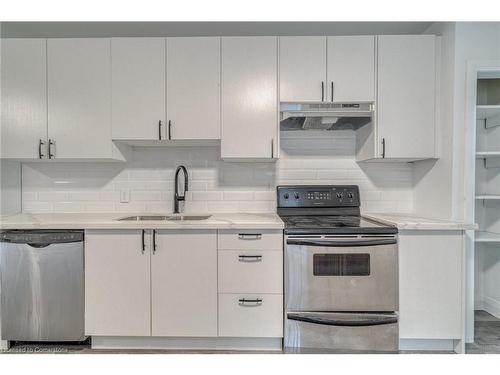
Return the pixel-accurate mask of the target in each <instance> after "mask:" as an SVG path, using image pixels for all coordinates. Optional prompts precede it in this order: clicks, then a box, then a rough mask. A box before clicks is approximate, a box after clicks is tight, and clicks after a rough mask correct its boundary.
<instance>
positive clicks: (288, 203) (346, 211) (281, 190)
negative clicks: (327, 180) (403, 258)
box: [277, 185, 398, 234]
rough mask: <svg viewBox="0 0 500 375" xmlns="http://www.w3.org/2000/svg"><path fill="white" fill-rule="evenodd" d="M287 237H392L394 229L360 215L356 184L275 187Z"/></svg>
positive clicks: (395, 229) (395, 231)
mask: <svg viewBox="0 0 500 375" xmlns="http://www.w3.org/2000/svg"><path fill="white" fill-rule="evenodd" d="M277 202H278V215H280V217H281V219H282V220H283V222H284V223H285V233H286V234H395V233H397V232H398V230H397V228H396V227H393V226H389V225H385V224H383V223H379V222H377V221H374V220H371V219H367V218H364V217H362V216H361V215H360V206H361V203H360V196H359V188H358V187H357V186H356V185H315V186H307V185H306V186H304V185H302V186H278V188H277Z"/></svg>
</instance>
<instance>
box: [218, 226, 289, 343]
mask: <svg viewBox="0 0 500 375" xmlns="http://www.w3.org/2000/svg"><path fill="white" fill-rule="evenodd" d="M218 249H219V251H218V264H219V270H218V274H219V282H218V288H219V336H221V337H283V232H282V231H281V230H232V229H231V230H219V233H218Z"/></svg>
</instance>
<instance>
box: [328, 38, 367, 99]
mask: <svg viewBox="0 0 500 375" xmlns="http://www.w3.org/2000/svg"><path fill="white" fill-rule="evenodd" d="M327 78H328V85H327V93H328V95H327V99H326V100H327V101H332V102H333V101H335V102H349V101H374V100H375V37H374V36H329V37H328V70H327Z"/></svg>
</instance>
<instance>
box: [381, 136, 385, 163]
mask: <svg viewBox="0 0 500 375" xmlns="http://www.w3.org/2000/svg"><path fill="white" fill-rule="evenodd" d="M384 158H385V138H382V159H384Z"/></svg>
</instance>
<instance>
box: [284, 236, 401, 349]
mask: <svg viewBox="0 0 500 375" xmlns="http://www.w3.org/2000/svg"><path fill="white" fill-rule="evenodd" d="M285 242H286V246H285V305H286V311H285V314H286V316H285V318H286V319H285V347H295V348H297V347H299V348H323V349H338V350H342V349H348V350H369V351H395V350H397V349H398V314H397V311H398V247H397V236H396V235H390V234H389V235H363V234H359V235H288V236H286V239H285Z"/></svg>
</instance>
